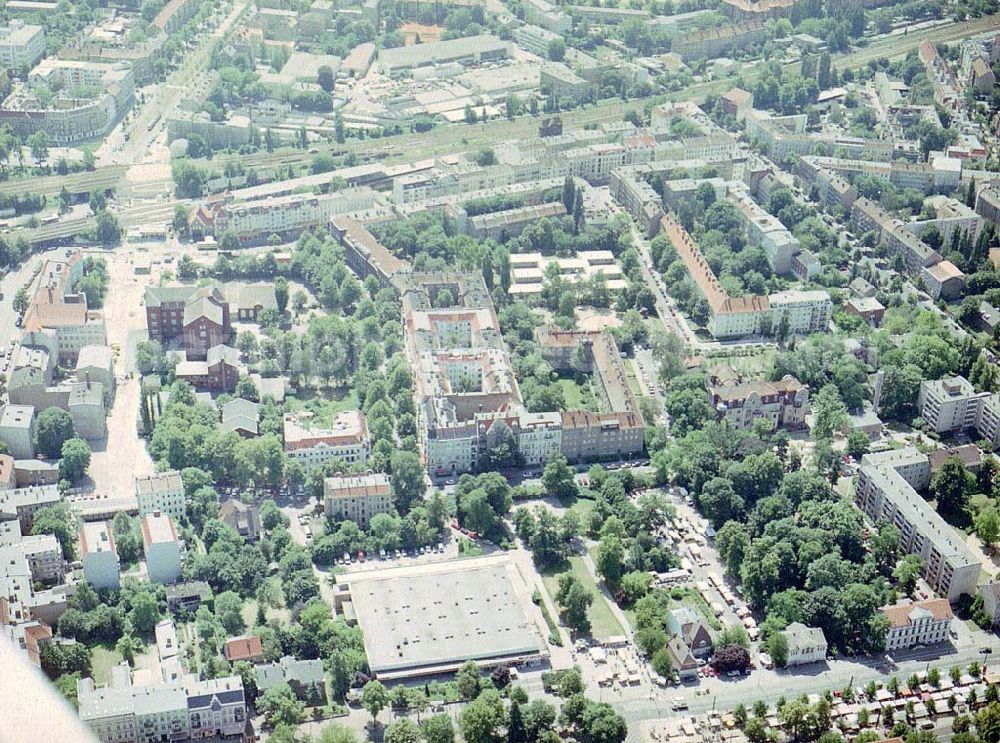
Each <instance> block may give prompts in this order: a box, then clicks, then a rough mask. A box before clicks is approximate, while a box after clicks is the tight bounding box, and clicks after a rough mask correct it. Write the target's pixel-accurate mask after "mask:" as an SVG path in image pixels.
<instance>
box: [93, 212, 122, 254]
mask: <svg viewBox="0 0 1000 743" xmlns="http://www.w3.org/2000/svg"><path fill="white" fill-rule="evenodd" d="M94 235H95V237H96V238H97V241H98V242H99V243H100V244H101V245H103V246H105V247H108V248H112V247H114V246H116V245H118V244H120V243H121V241H122V226H121V223H120V222H119V221H118V217H116V216H115V215H114V214H112V213H111V212H109V211H108V210H107V209H102V210H101V211H99V212H98V213H97V228H96V231H95V233H94Z"/></svg>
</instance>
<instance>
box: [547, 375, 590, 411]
mask: <svg viewBox="0 0 1000 743" xmlns="http://www.w3.org/2000/svg"><path fill="white" fill-rule="evenodd" d="M556 384H557V385H559V386H560V387H561V388H562V393H563V399H564V400H565V401H566V410H590V411H593V412H595V413H597V412H599V410H598V407H599V406H598V403H597V398H596V397H594V393H593V392H592V391H591V389H590V385H589V384H587V385H583V384H578V383H577V381H576V380H575V379H572V378H569V377H560V378H559V379H557V380H556Z"/></svg>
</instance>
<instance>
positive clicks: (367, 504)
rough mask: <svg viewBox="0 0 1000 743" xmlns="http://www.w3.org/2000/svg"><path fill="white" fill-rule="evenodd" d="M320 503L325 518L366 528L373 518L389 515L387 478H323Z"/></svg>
mask: <svg viewBox="0 0 1000 743" xmlns="http://www.w3.org/2000/svg"><path fill="white" fill-rule="evenodd" d="M323 503H324V508H325V511H326V515H327V517H328V518H336V519H346V520H348V521H353V522H354V523H355V524H357V525H358V526H360V527H361V528H362V529H367V528H368V525H369V523H370V522H371V519H372V517H373V516H375V515H377V514H380V513H392V489H391V488H390V486H389V477H388V476H387V475H385V474H384V473H382V472H376V473H373V474H370V475H338V476H336V477H327V478H325V479H324V480H323Z"/></svg>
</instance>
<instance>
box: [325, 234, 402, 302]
mask: <svg viewBox="0 0 1000 743" xmlns="http://www.w3.org/2000/svg"><path fill="white" fill-rule="evenodd" d="M330 228H331V231H332V232H333V234H334V235H336V236H337V238H338V239H339V240H340V244H341V245H343V246H344V255H345V259H346V261H347V265H348V266H349V267H350V269H351V270H352V271H354V273H356V274H357V275H358V276H359V277H360V278H361V279H362V280H364V279H366V278H368V277H369V276H374V277H375V278H376V279H378V282H379V285H380V286H382V287H389V286H392V285H393V283H392V281H393V276H395V275H396V274H404V273H409V272H410V271H412V270H413V267H412V266H411V265H410V262H409V261H406V260H404V259H402V258H399V257H398V256H396V255H394V254H393V253H392V252H391V251H390V250H389V249H388V248H387V247H385V246H384V245H383V244H382V243H380V242H379V241H378V240H377V239H376V238H375V236H374V235H373V234H372V233H371V232H369V231H368V229H367V228H366V227H365V226H364V225H363V224H361V222H359V221H357V220H356V219H351V218H350V217H337V218H336V219H334V220H333V222H331V224H330Z"/></svg>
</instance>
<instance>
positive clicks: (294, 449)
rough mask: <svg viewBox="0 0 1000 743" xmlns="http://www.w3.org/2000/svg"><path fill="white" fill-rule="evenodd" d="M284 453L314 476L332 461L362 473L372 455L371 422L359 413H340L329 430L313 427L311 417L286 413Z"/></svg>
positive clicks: (356, 411)
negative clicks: (315, 472)
mask: <svg viewBox="0 0 1000 743" xmlns="http://www.w3.org/2000/svg"><path fill="white" fill-rule="evenodd" d="M284 431H285V453H286V454H288V456H289V458H290V459H292V460H293V461H296V462H301V463H302V466H303V467H304V468H305V470H306V472H307V473H309V472H312V471H313V470H314V469H316V468H317V467H321V466H322V465H323V463H324V462H326V461H327V460H330V459H339V460H341V461H343V462H344V463H346V464H347V465H348V466H351V467H356V468H361V469H363V468H364V466H365V464H367V462H368V454H369V453H370V452H371V439H370V437H369V435H368V422H367V421H366V420H365V414H364V413H362V412H361V411H360V410H345V411H342V412H340V413H337V414H336V415H335V416H334V417H333V421H332V422H331V424H330V427H329V428H321V427H313V426H312V420H311V416H310V415H309V414H308V413H302V412H299V413H286V414H285V418H284Z"/></svg>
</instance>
